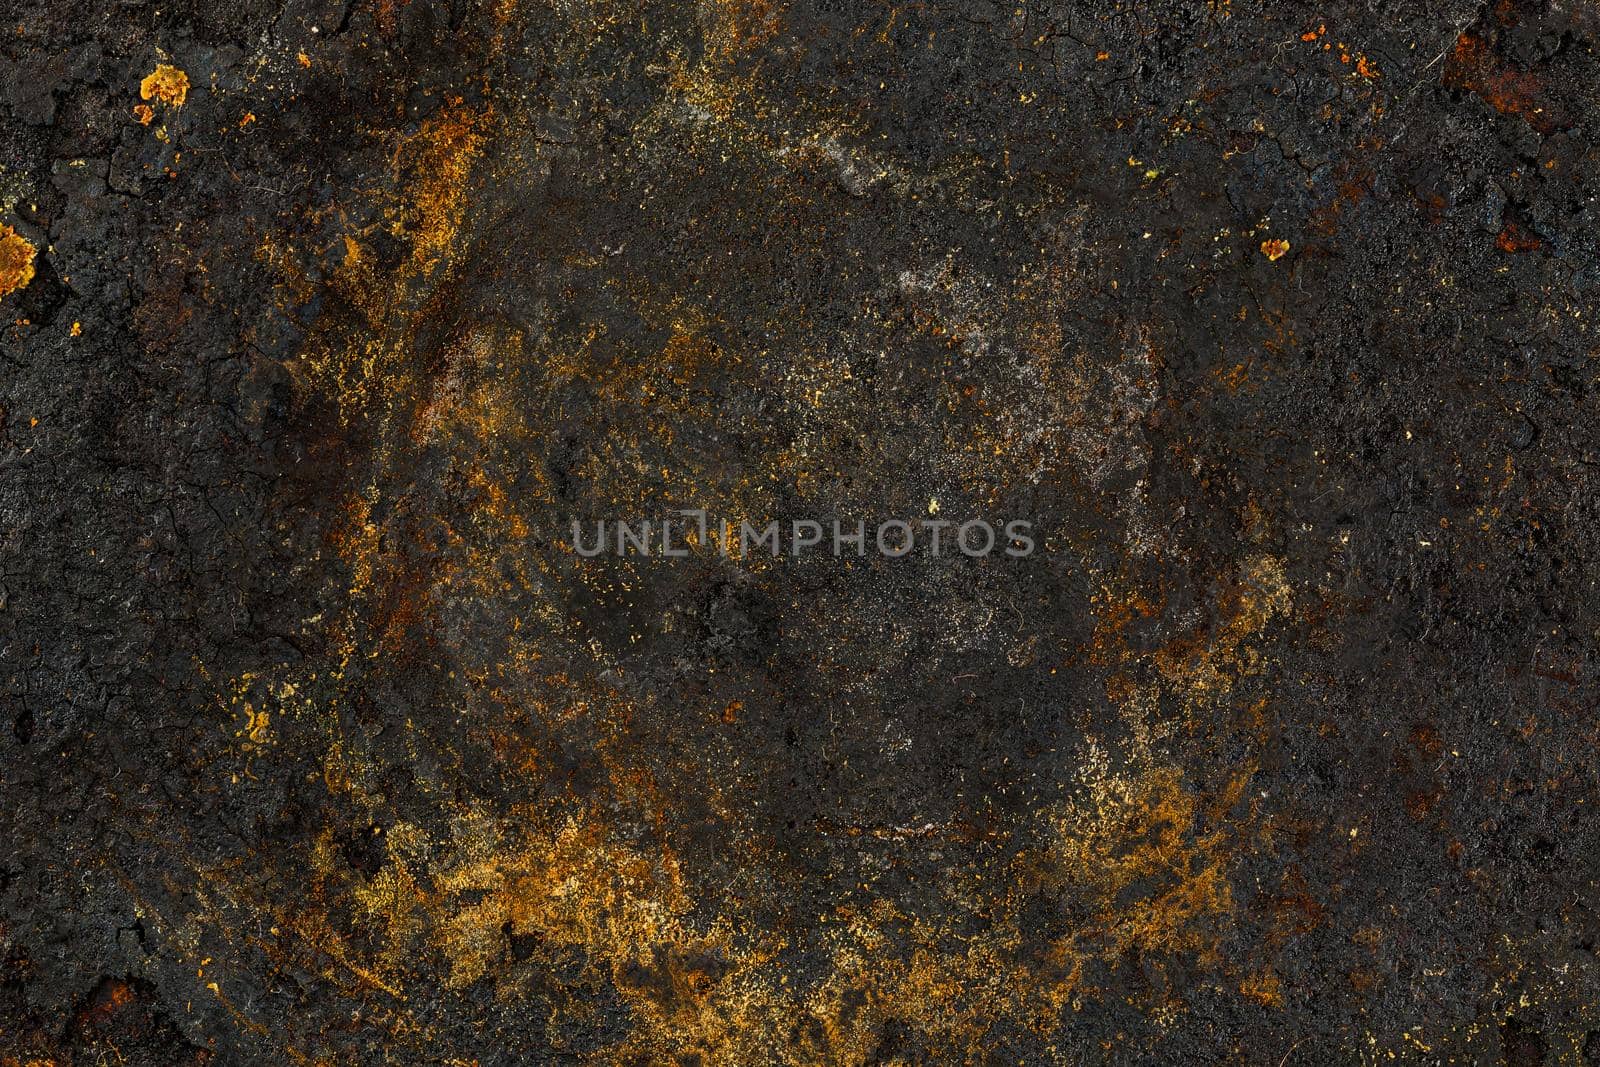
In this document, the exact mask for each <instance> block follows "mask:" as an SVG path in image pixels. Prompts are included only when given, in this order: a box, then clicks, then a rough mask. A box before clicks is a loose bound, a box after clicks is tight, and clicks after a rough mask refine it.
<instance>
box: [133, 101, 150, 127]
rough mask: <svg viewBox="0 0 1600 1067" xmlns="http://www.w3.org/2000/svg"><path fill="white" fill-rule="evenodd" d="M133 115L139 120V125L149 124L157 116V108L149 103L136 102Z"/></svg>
mask: <svg viewBox="0 0 1600 1067" xmlns="http://www.w3.org/2000/svg"><path fill="white" fill-rule="evenodd" d="M133 117H134V118H136V119H138V120H139V125H141V126H148V125H150V123H151V122H152V121H153V120H154V119H155V117H156V109H155V108H153V107H151V106H150V105H149V104H135V105H133Z"/></svg>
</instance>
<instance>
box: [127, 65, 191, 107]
mask: <svg viewBox="0 0 1600 1067" xmlns="http://www.w3.org/2000/svg"><path fill="white" fill-rule="evenodd" d="M188 98H189V75H187V74H185V73H184V72H183V71H181V70H179V69H178V68H177V67H174V66H172V65H171V64H170V63H158V64H156V69H155V70H153V71H151V72H150V73H149V74H147V75H145V78H144V81H142V82H140V83H139V99H141V100H155V101H158V102H160V103H163V104H168V105H171V106H172V107H179V106H181V105H182V104H183V102H184V101H185V100H187V99H188Z"/></svg>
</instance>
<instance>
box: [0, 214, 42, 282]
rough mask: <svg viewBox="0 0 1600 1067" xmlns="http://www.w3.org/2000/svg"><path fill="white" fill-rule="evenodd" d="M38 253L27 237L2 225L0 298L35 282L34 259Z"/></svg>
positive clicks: (0, 236) (0, 229) (0, 239)
mask: <svg viewBox="0 0 1600 1067" xmlns="http://www.w3.org/2000/svg"><path fill="white" fill-rule="evenodd" d="M37 252H38V249H36V248H34V247H33V245H31V244H29V243H28V239H27V238H26V237H23V236H22V235H21V234H20V233H18V232H17V231H15V230H13V229H12V228H11V227H10V226H5V225H0V297H5V296H9V295H10V294H11V293H14V292H16V291H17V290H18V289H21V288H22V287H23V286H25V285H27V284H28V283H29V282H31V281H33V257H34V255H35V254H36V253H37Z"/></svg>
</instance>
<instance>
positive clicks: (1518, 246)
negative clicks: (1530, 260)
mask: <svg viewBox="0 0 1600 1067" xmlns="http://www.w3.org/2000/svg"><path fill="white" fill-rule="evenodd" d="M1494 243H1495V244H1496V245H1498V246H1499V247H1500V251H1502V252H1510V253H1513V254H1515V253H1518V252H1534V251H1537V250H1538V249H1540V248H1543V247H1544V242H1543V241H1541V240H1539V239H1538V238H1537V237H1535V236H1533V234H1531V233H1529V232H1528V231H1527V230H1524V229H1523V228H1522V227H1521V226H1518V225H1517V224H1516V223H1514V222H1508V223H1506V224H1505V227H1504V228H1503V229H1501V231H1500V233H1499V235H1498V236H1496V237H1495V239H1494Z"/></svg>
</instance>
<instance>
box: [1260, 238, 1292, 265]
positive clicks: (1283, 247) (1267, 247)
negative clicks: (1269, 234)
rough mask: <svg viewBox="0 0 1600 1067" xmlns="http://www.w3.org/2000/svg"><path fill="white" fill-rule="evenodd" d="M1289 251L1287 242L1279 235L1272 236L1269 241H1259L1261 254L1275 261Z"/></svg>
mask: <svg viewBox="0 0 1600 1067" xmlns="http://www.w3.org/2000/svg"><path fill="white" fill-rule="evenodd" d="M1288 252H1289V242H1288V241H1285V240H1284V239H1283V238H1281V237H1274V238H1273V239H1272V240H1270V241H1262V242H1261V254H1262V255H1264V256H1266V257H1267V258H1268V259H1270V260H1271V261H1272V262H1274V263H1276V262H1278V260H1280V259H1282V258H1283V257H1284V256H1285V255H1287V254H1288Z"/></svg>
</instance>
